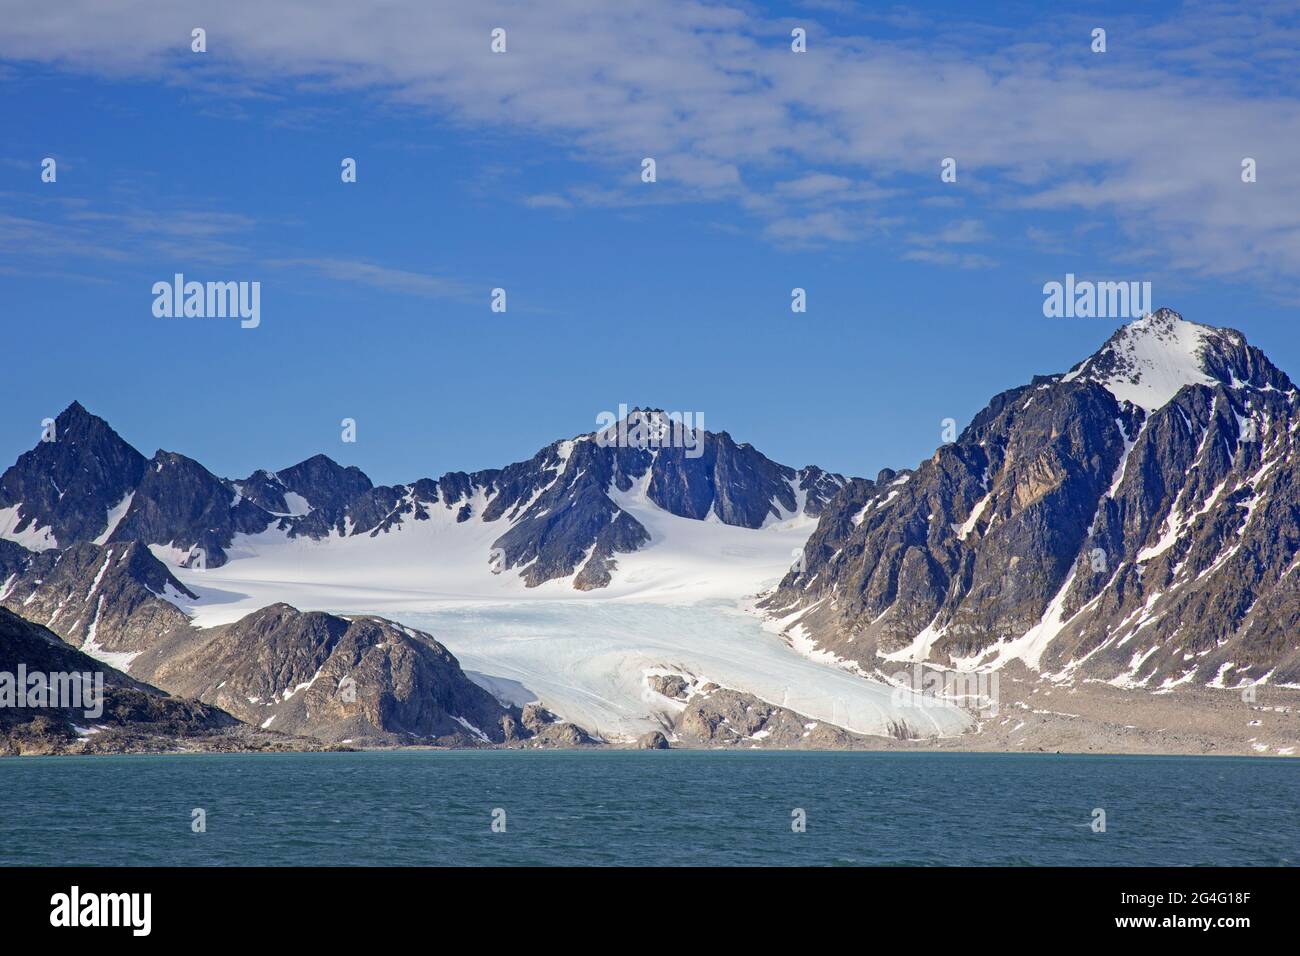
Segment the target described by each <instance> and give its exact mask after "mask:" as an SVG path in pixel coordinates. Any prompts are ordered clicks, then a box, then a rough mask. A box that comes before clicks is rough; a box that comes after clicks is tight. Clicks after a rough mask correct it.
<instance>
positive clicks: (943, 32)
mask: <svg viewBox="0 0 1300 956" xmlns="http://www.w3.org/2000/svg"><path fill="white" fill-rule="evenodd" d="M0 11H2V12H0V16H2V17H3V21H4V23H5V29H4V31H3V32H2V33H0V56H3V57H7V58H10V59H20V60H21V59H32V60H38V61H42V62H55V63H58V64H61V65H63V66H64V67H66V68H70V69H75V70H83V71H90V72H94V73H100V74H108V75H113V76H119V75H131V76H146V77H154V78H158V79H161V80H163V81H165V82H171V83H187V84H199V83H202V84H203V86H204V88H205V89H212V88H214V86H213V84H214V83H215V84H216V86H215V88H216V89H222V88H228V89H230V90H231V91H236V92H237V93H239V94H242V95H265V93H266V92H267V91H268V90H272V89H273V90H276V91H278V92H280V93H282V94H287V93H291V92H292V90H293V89H294V88H298V89H311V90H312V91H314V92H320V91H321V90H333V91H338V92H339V94H340V95H344V94H348V95H350V94H351V93H354V92H358V91H359V92H364V93H365V94H366V95H369V96H375V97H383V98H385V99H388V100H390V101H392V102H395V103H401V104H410V105H415V106H419V107H422V108H428V109H432V110H435V111H437V112H438V113H440V114H441V115H443V116H444V117H446V118H449V119H451V120H452V121H453V122H455V123H458V124H465V125H469V126H474V127H478V126H489V127H498V128H504V129H508V130H511V131H514V132H526V133H532V134H535V135H536V136H538V137H540V138H541V140H542V142H544V143H546V142H549V143H551V144H553V148H555V149H556V150H557V152H558V153H559V154H560V155H574V154H576V155H577V156H578V157H580V158H584V159H587V160H589V161H591V162H594V163H597V164H599V165H600V166H601V167H602V168H604V169H606V170H607V171H608V176H609V178H608V180H607V181H606V183H605V184H604V185H601V184H594V185H593V184H589V183H587V184H584V183H581V181H580V179H579V177H578V176H576V175H575V184H574V186H573V187H572V188H570V189H565V190H562V191H560V192H556V193H554V194H553V195H554V198H553V199H548V198H546V197H533V199H532V200H529V203H530V204H531V205H542V206H545V205H552V206H557V207H558V206H559V205H560V202H570V203H578V204H581V203H583V202H586V201H587V200H586V199H584V191H583V186H584V185H585V186H586V187H587V188H586V191H585V195H586V196H589V197H601V198H600V199H599V200H598V201H601V202H603V203H604V204H606V205H613V204H615V202H616V200H615V199H613V198H611V193H618V192H622V193H623V194H624V195H625V197H626V199H627V201H628V202H637V201H640V200H639V198H636V191H637V190H639V189H641V188H642V184H640V183H639V182H638V181H637V178H636V172H637V171H638V170H639V163H640V160H641V158H642V157H644V156H654V157H655V158H656V159H657V160H658V162H659V179H660V181H659V183H657V184H656V188H657V189H658V191H659V196H658V197H657V201H694V200H697V199H708V200H711V201H718V200H722V201H731V202H735V203H737V205H738V208H739V209H741V210H743V211H744V213H745V214H748V215H753V216H757V217H759V218H760V219H761V220H763V222H764V234H765V235H767V236H768V237H770V238H771V239H773V240H774V241H795V242H806V241H810V240H820V241H833V242H853V241H860V240H862V239H863V238H864V237H865V236H870V235H871V234H872V230H871V229H870V228H864V227H863V226H862V225H861V223H862V222H866V221H871V220H872V219H875V220H880V219H883V218H885V217H887V216H894V215H899V214H901V215H904V216H906V215H910V214H912V212H913V207H921V208H924V207H925V206H926V204H927V203H929V202H931V201H933V200H934V199H936V198H941V197H943V196H946V195H951V194H953V193H954V192H955V193H957V194H959V195H962V196H967V197H970V200H971V201H972V202H978V203H982V204H984V205H986V206H988V207H997V208H999V209H1001V210H1004V211H1009V212H1010V213H1011V214H1015V215H1022V216H1026V217H1027V218H1028V219H1030V220H1034V219H1039V220H1041V218H1042V216H1043V214H1044V213H1048V214H1051V215H1052V216H1053V217H1060V218H1061V219H1063V220H1069V219H1070V218H1072V217H1073V218H1080V217H1089V218H1098V217H1104V218H1107V219H1110V220H1113V221H1114V222H1115V223H1116V224H1117V226H1118V227H1119V228H1118V229H1116V230H1114V235H1115V237H1116V241H1117V242H1118V241H1126V242H1128V243H1129V244H1130V246H1134V247H1137V246H1140V247H1142V249H1143V250H1144V251H1147V252H1151V253H1153V254H1158V255H1162V256H1164V257H1167V258H1168V260H1169V262H1170V264H1171V265H1172V266H1173V267H1175V268H1181V269H1185V270H1188V271H1190V272H1196V273H1201V274H1210V275H1225V276H1234V277H1238V278H1250V279H1257V280H1262V281H1271V282H1282V283H1286V282H1290V281H1292V280H1291V279H1290V278H1289V277H1292V276H1294V275H1295V274H1297V272H1300V203H1298V202H1296V197H1295V193H1294V186H1293V184H1292V183H1291V181H1290V179H1291V176H1290V171H1292V170H1295V169H1300V103H1298V102H1297V99H1296V96H1295V86H1294V77H1295V76H1296V74H1297V73H1300V71H1297V70H1296V69H1295V67H1296V59H1297V56H1296V53H1295V51H1296V50H1297V49H1298V48H1300V43H1298V42H1297V38H1300V28H1298V23H1300V15H1297V13H1296V11H1295V8H1294V6H1290V7H1288V6H1285V5H1282V4H1273V3H1268V2H1261V3H1256V4H1251V5H1250V6H1249V7H1242V8H1239V9H1235V10H1233V11H1228V10H1226V9H1225V8H1223V7H1220V6H1217V5H1213V4H1204V5H1202V4H1189V5H1187V6H1186V7H1184V8H1182V9H1180V10H1179V11H1177V12H1176V15H1175V14H1171V15H1170V17H1169V18H1168V19H1166V20H1157V19H1156V17H1155V15H1152V14H1146V15H1144V16H1142V17H1141V18H1137V17H1114V18H1108V23H1109V25H1110V46H1111V48H1112V51H1113V52H1112V53H1107V54H1105V55H1100V56H1098V55H1094V54H1091V53H1090V52H1088V49H1087V44H1086V42H1083V41H1081V40H1080V39H1079V37H1080V36H1084V37H1086V34H1087V31H1086V30H1083V26H1084V24H1083V23H1082V22H1081V21H1078V20H1071V21H1067V22H1065V23H1064V24H1063V25H1062V27H1061V29H1062V30H1063V31H1065V32H1064V34H1063V36H1061V35H1057V34H1055V33H1054V34H1051V35H1049V36H1042V37H1040V36H1037V35H1035V36H1033V37H1026V36H1015V37H1009V36H1008V32H1007V31H1006V30H1002V29H999V30H989V29H986V28H984V27H982V26H978V25H975V26H970V27H969V28H966V29H963V28H962V25H960V24H953V23H950V22H949V23H936V24H933V25H929V24H926V23H925V21H924V18H922V19H921V20H919V21H918V19H917V17H916V15H909V16H906V17H902V18H901V19H899V18H897V17H896V16H894V15H893V14H891V17H894V19H893V20H892V21H891V22H890V23H889V24H888V25H887V30H888V32H887V33H886V35H885V38H880V37H875V36H872V35H871V31H873V30H874V29H876V26H875V24H876V23H877V22H881V21H876V20H873V19H871V18H865V19H862V20H860V21H855V22H860V23H861V24H862V29H863V30H864V32H865V35H863V36H844V35H836V34H835V33H833V32H831V31H830V30H827V29H824V28H819V29H816V30H813V29H810V38H811V39H812V41H813V42H812V43H810V47H809V52H808V53H805V54H794V53H791V52H790V49H789V29H788V22H787V21H785V20H774V19H769V18H765V17H764V16H763V15H761V14H760V13H758V12H756V11H753V10H751V8H749V7H747V6H746V7H740V6H735V7H728V6H718V5H713V4H707V3H702V2H693V0H678V2H671V0H625V2H622V3H618V4H608V3H604V2H596V0H589V2H582V0H554V2H548V3H546V4H535V5H522V4H518V5H517V4H502V3H492V2H483V3H475V4H463V5H447V4H439V3H435V2H430V0H394V2H391V3H388V4H386V5H385V6H384V8H383V12H382V13H376V12H375V11H374V10H373V9H372V8H371V7H369V6H368V5H366V4H358V3H354V2H352V0H311V2H307V0H281V2H276V3H265V2H263V0H257V2H253V0H226V2H224V3H223V4H221V5H219V6H217V5H211V4H200V3H197V2H191V0H167V2H162V0H122V2H119V3H116V4H112V5H106V4H102V3H99V2H95V0H62V2H61V3H59V4H57V5H53V6H50V5H44V4H29V3H19V2H16V0H4V2H0ZM898 13H899V11H894V14H898ZM816 16H818V14H817V13H815V12H814V13H812V14H809V20H810V27H812V26H815V24H814V23H812V22H811V21H812V20H813V19H815V17H816ZM200 24H201V25H203V26H204V27H205V28H206V29H207V31H208V48H209V51H210V52H209V53H208V54H207V55H206V58H205V59H204V60H203V61H202V62H201V64H200V63H198V62H197V57H196V55H195V54H191V53H190V52H189V31H190V29H191V28H192V27H193V26H195V25H200ZM837 25H838V24H837ZM496 26H502V27H505V28H506V29H507V31H508V43H509V52H508V53H506V54H504V55H495V54H493V53H491V52H490V50H489V32H490V30H491V29H492V28H493V27H496ZM928 26H932V27H933V30H934V31H937V32H932V33H931V34H926V33H924V32H922V33H921V34H920V36H919V39H918V37H916V36H913V37H907V38H901V37H899V36H898V35H897V34H896V30H897V29H900V28H901V29H921V30H924V29H925V28H926V27H928ZM1080 31H1082V32H1080ZM927 36H930V37H931V39H932V42H929V43H927V42H925V40H926V38H927ZM1027 40H1031V41H1032V42H1030V43H1027V42H1024V41H1027ZM1016 41H1020V42H1019V45H1017V43H1016ZM1131 50H1140V51H1142V53H1141V55H1140V56H1138V55H1130V54H1127V53H1126V52H1125V51H1131ZM1247 59H1248V60H1249V61H1250V62H1249V63H1245V64H1243V60H1247ZM200 66H201V69H200V68H199V67H200ZM1243 72H1244V73H1245V74H1246V79H1247V80H1254V79H1258V78H1261V77H1262V78H1265V79H1267V80H1268V81H1269V82H1267V83H1266V84H1263V85H1258V84H1256V85H1254V86H1252V85H1251V84H1250V83H1249V82H1241V75H1242V74H1243ZM1288 75H1289V76H1290V77H1291V81H1290V82H1288V81H1287V80H1286V77H1287V76H1288ZM227 84H228V86H226V85H227ZM1247 90H1249V93H1247V92H1246V91H1247ZM287 99H288V100H292V97H291V96H287ZM945 156H953V157H956V158H957V159H958V162H959V170H960V172H959V181H958V183H957V184H940V182H939V167H938V163H939V160H940V159H941V158H943V157H945ZM1243 156H1252V157H1254V158H1256V159H1257V160H1258V162H1259V169H1260V176H1259V182H1257V183H1255V184H1251V185H1246V184H1243V183H1241V181H1240V176H1239V173H1240V161H1241V158H1242V157H1243ZM943 191H947V192H946V193H945V192H943ZM548 195H550V194H548ZM670 197H675V198H670ZM557 199H558V200H560V202H557V201H556V200H557ZM800 201H805V202H807V203H808V207H807V208H806V210H800V209H798V208H791V203H795V204H797V203H799V202H800ZM863 202H866V203H876V204H878V205H879V206H880V207H881V208H877V209H873V210H871V211H870V214H869V215H862V214H861V213H857V212H854V211H853V207H852V205H851V204H854V203H863ZM1028 224H1029V223H1028V222H1026V223H1023V224H1021V231H1022V232H1023V227H1024V226H1025V225H1028ZM1126 237H1128V238H1126ZM948 241H952V240H948ZM981 241H985V240H984V239H983V238H982V237H975V238H972V239H970V240H968V244H969V245H972V246H977V245H979V243H980V242H981ZM1132 252H1133V249H1130V250H1129V254H1132ZM945 255H948V256H951V255H952V254H950V253H949V254H945ZM980 255H981V254H980V253H979V252H977V251H974V250H967V251H966V252H964V253H963V254H962V256H961V257H960V259H959V262H961V263H972V262H974V263H978V262H981V261H983V260H981V259H979V258H978V257H979V256H980ZM908 256H909V257H910V258H924V257H927V256H928V257H929V258H930V259H932V260H933V259H935V258H942V255H940V254H939V253H938V252H936V251H935V250H934V249H930V250H929V251H928V252H927V251H926V250H925V249H913V250H912V252H910V253H908Z"/></svg>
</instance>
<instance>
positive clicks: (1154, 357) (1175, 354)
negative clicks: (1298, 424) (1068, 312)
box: [1062, 308, 1291, 412]
mask: <svg viewBox="0 0 1300 956" xmlns="http://www.w3.org/2000/svg"><path fill="white" fill-rule="evenodd" d="M1062 381H1066V382H1071V381H1083V382H1096V383H1097V384H1099V385H1102V386H1104V387H1105V388H1106V389H1107V390H1108V391H1110V393H1111V394H1112V395H1114V396H1115V397H1116V398H1117V399H1119V400H1120V401H1122V402H1123V401H1127V402H1131V403H1132V404H1134V405H1136V406H1138V407H1139V408H1142V409H1144V410H1146V411H1147V412H1151V411H1154V410H1155V409H1157V408H1162V407H1164V406H1165V405H1167V404H1168V403H1169V402H1170V401H1171V400H1172V399H1173V397H1174V396H1175V395H1177V394H1178V391H1179V389H1181V388H1183V387H1184V386H1186V385H1207V386H1211V387H1213V386H1216V385H1226V386H1228V387H1230V388H1237V387H1241V386H1245V385H1248V386H1253V387H1255V388H1263V389H1268V388H1270V387H1271V388H1277V389H1278V390H1279V391H1286V390H1288V389H1289V388H1290V387H1291V383H1290V381H1289V380H1288V379H1287V377H1286V375H1284V374H1283V373H1282V372H1281V371H1279V370H1278V369H1277V368H1276V367H1275V366H1274V365H1273V364H1272V363H1271V362H1269V360H1268V359H1267V358H1265V356H1264V354H1263V353H1262V352H1260V351H1259V350H1258V349H1256V348H1254V347H1253V346H1251V345H1248V344H1247V343H1246V337H1245V336H1244V335H1242V334H1241V333H1240V332H1238V331H1237V330H1235V329H1227V328H1215V327H1213V326H1209V325H1200V324H1199V323H1196V322H1189V321H1187V320H1186V319H1184V318H1183V317H1182V316H1181V315H1180V314H1178V313H1177V312H1175V311H1174V310H1173V309H1164V308H1162V309H1157V310H1156V311H1155V312H1150V313H1148V314H1146V315H1144V316H1143V317H1142V318H1140V319H1137V320H1135V321H1133V322H1130V323H1128V324H1127V325H1124V326H1121V327H1120V328H1119V329H1118V330H1117V331H1116V332H1115V333H1114V334H1113V335H1112V336H1111V337H1110V338H1109V339H1107V340H1106V342H1105V344H1104V345H1102V347H1101V348H1100V349H1098V350H1097V351H1096V352H1095V353H1093V354H1092V355H1091V356H1089V357H1088V358H1086V359H1084V360H1083V361H1082V362H1080V363H1079V364H1078V365H1076V366H1074V368H1072V369H1071V370H1070V371H1069V372H1068V373H1067V374H1066V375H1065V376H1063V377H1062Z"/></svg>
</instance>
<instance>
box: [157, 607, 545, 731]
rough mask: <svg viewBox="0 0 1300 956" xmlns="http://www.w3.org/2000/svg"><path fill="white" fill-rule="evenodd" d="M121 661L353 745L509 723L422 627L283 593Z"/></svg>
mask: <svg viewBox="0 0 1300 956" xmlns="http://www.w3.org/2000/svg"><path fill="white" fill-rule="evenodd" d="M132 673H133V674H138V675H140V676H141V677H144V678H146V679H148V680H150V681H152V682H153V683H156V684H158V685H159V686H162V687H167V688H168V689H170V690H174V691H175V692H177V693H181V694H185V695H187V696H193V697H198V698H200V699H202V700H207V701H211V702H213V703H214V704H216V705H217V706H220V707H221V708H223V709H224V710H228V711H229V712H230V713H232V714H234V715H235V716H236V717H238V718H239V719H241V720H244V721H246V722H248V723H250V724H253V725H255V726H259V727H264V728H268V729H275V730H279V731H282V732H285V733H293V734H305V735H310V736H312V737H316V738H318V739H320V740H324V741H332V742H344V741H346V742H348V743H353V744H356V745H358V746H362V745H364V746H402V745H408V744H413V743H423V744H433V745H440V746H478V745H487V744H494V743H503V742H505V741H506V740H508V739H510V737H511V736H512V734H511V732H510V728H511V727H515V728H517V727H518V726H519V723H520V721H519V716H520V715H519V713H518V711H515V710H513V709H512V708H509V707H505V706H503V705H502V704H500V703H498V702H497V700H496V699H495V698H494V697H493V696H492V695H491V694H489V693H488V692H487V691H486V690H484V689H483V688H481V687H479V686H478V685H477V684H475V683H473V682H472V681H471V680H470V679H469V678H468V677H466V676H465V674H464V672H463V671H462V670H461V669H460V665H459V664H458V663H457V662H456V659H455V658H454V657H453V656H452V655H451V653H450V652H449V651H447V649H446V648H445V647H443V646H442V645H441V644H439V643H438V642H437V641H435V640H434V639H433V638H432V637H430V636H429V635H427V634H424V633H422V632H420V631H416V630H413V629H411V628H405V627H402V626H401V625H398V624H394V623H393V622H391V621H387V620H384V619H383V618H377V617H356V618H342V617H336V616H334V615H331V614H324V613H320V612H302V611H298V610H296V609H295V608H292V607H289V606H288V605H286V604H275V605H271V606H270V607H266V608H263V609H262V610H260V611H256V612H254V613H252V614H249V615H247V616H246V617H243V618H241V619H240V620H238V621H236V622H235V623H233V624H227V625H223V626H221V627H214V628H209V629H206V630H200V629H197V628H189V629H187V630H185V631H178V632H173V633H172V634H170V635H169V636H168V637H167V639H165V640H163V641H160V642H158V643H156V644H155V645H153V646H151V647H150V648H149V649H148V650H146V651H145V652H144V653H143V654H141V656H140V657H139V658H138V659H137V660H136V661H134V662H133V663H132ZM508 717H509V718H512V720H511V721H510V722H509V723H507V721H506V718H508ZM515 734H518V731H517V730H516V731H515Z"/></svg>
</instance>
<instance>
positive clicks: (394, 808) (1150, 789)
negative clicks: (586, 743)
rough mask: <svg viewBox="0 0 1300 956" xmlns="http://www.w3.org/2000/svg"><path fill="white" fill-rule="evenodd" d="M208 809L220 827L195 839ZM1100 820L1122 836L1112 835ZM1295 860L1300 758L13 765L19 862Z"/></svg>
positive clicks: (0, 768)
mask: <svg viewBox="0 0 1300 956" xmlns="http://www.w3.org/2000/svg"><path fill="white" fill-rule="evenodd" d="M195 809H201V810H203V811H204V814H205V820H206V832H202V833H195V832H194V831H193V826H192V821H193V819H194V810H195ZM1095 809H1101V810H1104V811H1105V823H1106V828H1105V832H1094V829H1093V826H1092V824H1093V821H1094V819H1096V817H1095V816H1094V810H1095ZM796 810H802V811H803V814H804V819H805V820H806V829H805V831H804V832H801V833H799V832H794V830H793V828H792V822H794V821H795V820H796V816H795V815H792V814H794V813H795V811H796ZM497 811H500V812H497ZM494 812H495V813H494ZM494 815H495V818H496V819H497V820H498V821H501V820H502V819H503V820H504V832H494V830H493V826H492V824H493V820H494ZM498 827H500V823H498ZM1297 863H1300V761H1296V760H1283V759H1256V758H1246V757H1242V758H1237V757H1092V756H1086V757H1085V756H1059V755H1028V754H1005V755H1004V754H895V753H888V754H882V753H778V752H749V753H721V752H701V751H668V752H631V751H616V752H587V753H583V752H555V751H550V752H533V753H528V752H522V753H521V752H502V751H486V752H429V751H423V752H409V751H408V752H383V753H354V754H348V753H339V754H283V755H281V754H267V755H263V754H247V755H245V754H230V755H199V756H189V755H187V756H122V757H48V758H11V759H5V760H0V864H5V865H28V866H30V865H191V864H198V865H233V866H247V865H339V866H349V865H363V864H367V865H376V864H377V865H387V864H392V865H411V866H430V865H432V866H466V865H485V864H487V865H491V864H516V865H552V864H607V865H611V864H612V865H623V864H626V865H668V866H691V865H705V864H714V865H754V866H760V865H761V866H779V865H818V866H820V865H825V866H854V865H881V864H885V865H890V864H897V865H922V866H953V865H957V866H986V865H1040V864H1042V865H1049V864H1050V865H1067V866H1091V865H1152V866H1166V865H1172V866H1197V865H1247V866H1250V865H1259V866H1265V865H1295V864H1297Z"/></svg>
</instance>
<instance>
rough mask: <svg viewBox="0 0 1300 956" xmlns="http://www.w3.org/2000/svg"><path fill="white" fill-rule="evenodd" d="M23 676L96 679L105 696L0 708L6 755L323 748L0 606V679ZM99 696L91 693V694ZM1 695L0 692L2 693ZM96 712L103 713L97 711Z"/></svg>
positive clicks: (0, 746) (0, 749) (0, 748)
mask: <svg viewBox="0 0 1300 956" xmlns="http://www.w3.org/2000/svg"><path fill="white" fill-rule="evenodd" d="M20 673H22V674H25V675H29V676H30V675H32V674H35V673H40V674H42V675H45V678H46V680H47V681H52V680H53V675H95V676H94V677H92V679H91V682H90V683H91V684H92V685H93V682H94V679H95V678H98V679H100V680H102V687H103V699H102V701H96V702H95V703H96V706H94V707H88V706H87V705H88V704H89V703H91V700H90V699H88V698H87V697H86V696H84V695H83V696H82V697H81V699H80V700H78V701H77V706H71V705H70V701H69V700H68V699H63V698H62V697H59V696H57V695H56V696H55V697H54V698H53V699H47V701H46V702H44V703H42V704H41V705H40V706H16V705H15V704H14V703H13V702H12V701H8V700H5V701H4V706H0V755H5V756H13V755H22V754H64V753H127V752H159V751H173V750H289V749H292V750H302V749H316V748H317V747H318V746H319V745H318V744H316V743H314V742H312V741H308V740H301V739H294V738H291V737H286V736H285V735H283V734H271V733H265V732H262V731H257V730H254V729H251V728H248V727H246V726H244V725H243V724H241V723H240V722H239V721H238V720H236V719H235V718H234V717H232V716H231V715H230V714H228V713H225V712H224V711H222V710H221V709H219V708H216V707H213V706H211V705H209V704H204V703H202V702H200V701H197V700H194V699H192V698H183V697H174V696H170V695H168V694H165V693H163V692H162V691H160V690H158V689H157V688H155V687H151V686H149V685H148V684H145V683H142V682H141V681H138V680H135V679H134V678H131V677H128V676H127V675H126V674H123V673H121V672H120V671H117V670H115V669H114V668H112V667H108V666H106V665H104V664H103V663H102V662H100V661H97V660H95V659H93V658H91V657H88V656H87V655H85V654H82V653H81V652H80V651H78V650H76V649H75V648H72V647H70V646H68V645H67V644H65V643H64V642H63V641H62V640H60V639H59V638H58V637H57V636H56V635H55V634H53V633H51V632H50V631H48V630H47V629H45V628H43V627H41V626H39V625H37V624H33V623H31V622H30V621H26V620H24V619H23V618H21V617H19V616H18V615H16V614H14V613H12V612H11V611H8V610H6V609H3V608H0V681H4V680H5V679H6V678H8V680H10V681H13V680H15V679H16V678H17V676H18V675H19V674H20ZM91 694H92V697H93V692H91ZM0 696H2V693H0ZM94 711H101V712H99V713H94Z"/></svg>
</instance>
